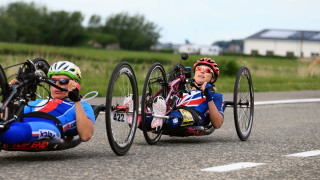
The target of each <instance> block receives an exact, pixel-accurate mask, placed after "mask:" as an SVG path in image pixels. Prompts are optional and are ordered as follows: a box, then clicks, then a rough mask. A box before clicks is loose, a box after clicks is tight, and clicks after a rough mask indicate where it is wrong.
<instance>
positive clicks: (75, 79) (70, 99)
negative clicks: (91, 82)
mask: <svg viewBox="0 0 320 180" xmlns="http://www.w3.org/2000/svg"><path fill="white" fill-rule="evenodd" d="M48 77H49V78H50V80H51V81H52V82H54V83H56V84H57V85H59V86H61V87H62V88H66V89H68V91H60V90H58V89H56V88H55V87H53V86H50V96H51V98H50V100H49V101H48V99H37V100H35V101H32V102H30V103H29V104H28V106H25V108H24V117H23V121H22V122H13V123H12V124H11V125H10V128H9V129H8V130H7V131H5V132H4V133H3V134H2V136H1V138H0V142H1V143H3V144H17V143H25V142H33V141H36V140H41V139H61V138H64V137H62V134H64V135H66V136H67V137H68V136H74V135H77V134H78V135H79V137H80V139H81V140H82V141H88V140H90V138H91V137H92V135H93V131H94V126H93V125H94V123H95V117H94V113H93V110H92V107H91V106H90V104H88V103H86V102H81V101H80V100H81V98H80V84H81V79H82V77H81V71H80V69H79V67H77V66H76V65H75V64H73V63H71V62H68V61H59V62H57V63H55V64H53V65H52V66H51V67H50V69H49V71H48ZM16 82H17V80H16V79H13V80H11V82H10V83H9V84H14V83H16ZM57 120H58V121H57ZM55 121H56V122H59V123H61V125H62V127H58V126H57V125H56V124H57V123H56V122H55Z"/></svg>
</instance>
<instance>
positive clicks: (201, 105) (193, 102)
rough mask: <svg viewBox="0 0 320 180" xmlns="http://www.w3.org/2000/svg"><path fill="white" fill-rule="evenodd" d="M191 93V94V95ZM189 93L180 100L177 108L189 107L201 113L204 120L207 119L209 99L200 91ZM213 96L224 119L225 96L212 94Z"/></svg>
mask: <svg viewBox="0 0 320 180" xmlns="http://www.w3.org/2000/svg"><path fill="white" fill-rule="evenodd" d="M189 93H190V94H189ZM189 93H184V94H183V96H182V98H179V99H178V100H177V102H176V105H177V107H179V106H182V105H183V106H188V107H191V108H193V109H195V110H197V111H198V112H199V113H200V116H201V117H203V118H206V117H207V116H208V112H209V106H208V102H207V98H206V97H205V96H204V94H203V93H202V92H201V91H200V90H193V91H190V90H189ZM212 94H213V95H212V96H213V101H214V104H215V106H216V107H217V109H218V111H219V113H220V114H221V115H222V117H224V114H223V106H224V101H223V96H222V94H220V93H212Z"/></svg>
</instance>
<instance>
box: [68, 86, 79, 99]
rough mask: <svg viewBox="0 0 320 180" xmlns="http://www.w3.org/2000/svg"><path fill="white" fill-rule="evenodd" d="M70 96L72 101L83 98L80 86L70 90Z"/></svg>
mask: <svg viewBox="0 0 320 180" xmlns="http://www.w3.org/2000/svg"><path fill="white" fill-rule="evenodd" d="M68 97H69V99H70V100H71V101H73V102H78V101H80V100H81V97H80V91H79V89H78V88H75V89H74V90H72V91H69V92H68Z"/></svg>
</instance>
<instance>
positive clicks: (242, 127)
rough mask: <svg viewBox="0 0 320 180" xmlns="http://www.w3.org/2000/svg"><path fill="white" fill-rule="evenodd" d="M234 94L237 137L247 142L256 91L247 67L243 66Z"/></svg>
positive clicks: (238, 74) (239, 72) (238, 75)
mask: <svg viewBox="0 0 320 180" xmlns="http://www.w3.org/2000/svg"><path fill="white" fill-rule="evenodd" d="M233 93H234V94H233V112H234V122H235V127H236V131H237V135H238V137H239V138H240V140H242V141H246V140H247V139H248V138H249V136H250V133H251V130H252V124H253V115H254V91H253V84H252V77H251V74H250V71H249V69H248V68H247V67H245V66H242V67H241V68H240V69H239V71H238V73H237V77H236V81H235V85H234V92H233Z"/></svg>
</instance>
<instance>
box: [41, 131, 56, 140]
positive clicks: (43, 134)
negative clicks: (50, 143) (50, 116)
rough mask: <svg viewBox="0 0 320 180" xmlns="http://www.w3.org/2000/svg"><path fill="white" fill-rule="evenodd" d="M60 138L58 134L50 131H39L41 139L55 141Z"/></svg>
mask: <svg viewBox="0 0 320 180" xmlns="http://www.w3.org/2000/svg"><path fill="white" fill-rule="evenodd" d="M53 138H60V137H58V136H57V133H56V132H54V131H51V130H48V129H40V130H39V139H53Z"/></svg>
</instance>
